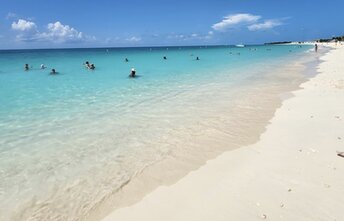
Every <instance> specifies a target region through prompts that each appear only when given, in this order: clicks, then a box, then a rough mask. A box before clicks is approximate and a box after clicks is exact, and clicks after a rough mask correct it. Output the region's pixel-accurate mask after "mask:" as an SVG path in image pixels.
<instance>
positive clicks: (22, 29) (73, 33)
mask: <svg viewBox="0 0 344 221" xmlns="http://www.w3.org/2000/svg"><path fill="white" fill-rule="evenodd" d="M46 28H47V29H46V31H43V32H40V31H38V29H37V25H36V24H35V23H34V22H31V21H27V20H24V19H19V20H18V21H17V22H13V23H12V29H13V30H15V31H18V32H19V33H18V34H17V36H16V39H17V41H23V42H37V41H41V42H54V43H70V42H82V41H87V40H94V37H89V36H85V35H84V34H83V33H82V32H79V31H78V30H76V29H75V28H73V27H70V26H69V25H64V24H62V23H61V22H59V21H57V22H54V23H49V24H48V25H47V26H46Z"/></svg>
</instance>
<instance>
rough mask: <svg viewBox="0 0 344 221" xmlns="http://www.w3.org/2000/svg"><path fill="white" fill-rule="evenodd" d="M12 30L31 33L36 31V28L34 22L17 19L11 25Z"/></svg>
mask: <svg viewBox="0 0 344 221" xmlns="http://www.w3.org/2000/svg"><path fill="white" fill-rule="evenodd" d="M11 27H12V29H13V30H17V31H31V30H36V28H37V26H36V24H35V23H34V22H31V21H27V20H24V19H19V20H18V21H17V22H13V23H12V26H11Z"/></svg>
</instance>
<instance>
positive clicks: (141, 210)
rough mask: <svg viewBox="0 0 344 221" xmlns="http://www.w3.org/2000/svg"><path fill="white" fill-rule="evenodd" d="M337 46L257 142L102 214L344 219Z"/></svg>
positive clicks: (115, 217) (341, 72)
mask: <svg viewBox="0 0 344 221" xmlns="http://www.w3.org/2000/svg"><path fill="white" fill-rule="evenodd" d="M333 47H334V48H335V50H331V51H330V52H329V53H327V54H325V55H324V56H323V57H322V58H321V59H322V60H323V61H324V62H322V63H321V64H320V65H319V66H318V71H319V74H318V75H317V76H316V77H314V78H312V79H310V80H309V81H307V82H305V83H303V84H302V85H301V89H300V90H297V91H295V92H293V95H294V96H293V97H291V98H289V99H287V100H285V101H283V105H282V107H281V108H279V109H278V110H277V111H276V113H275V115H274V117H273V118H272V119H271V120H270V124H269V125H268V126H267V128H266V131H265V132H264V133H263V134H262V135H261V136H260V139H259V141H258V142H257V143H255V144H253V145H249V146H245V147H242V148H239V149H236V150H233V151H228V152H225V153H223V154H222V155H220V156H219V157H217V158H215V159H213V160H210V161H208V162H207V163H206V165H204V166H202V167H201V168H200V169H198V170H196V171H193V172H190V173H189V174H188V175H186V176H185V177H183V178H182V179H180V180H179V181H178V182H177V183H175V184H173V185H170V186H160V187H158V188H157V189H155V190H154V191H153V192H151V193H149V194H148V195H146V196H145V197H144V198H143V199H142V200H141V201H139V202H138V203H136V204H134V205H131V206H129V207H123V208H120V209H117V210H115V211H113V212H112V213H111V214H109V215H108V216H107V217H105V218H104V219H103V221H119V220H120V221H129V220H135V221H137V220H149V221H155V220H156V221H161V220H164V221H167V220H171V221H172V220H173V221H176V220H188V221H190V220H195V221H196V220H197V221H200V220H204V221H209V220H216V221H219V220H223V221H228V220H245V221H247V220H250V221H252V220H262V219H263V220H264V219H265V220H289V221H290V220H293V221H298V220H300V221H307V220H309V221H318V220H319V221H320V220H326V221H330V220H331V221H335V220H336V221H340V220H343V217H344V215H343V208H344V176H343V172H344V158H343V157H341V156H338V155H337V151H339V152H344V102H343V101H344V63H343V58H344V47H343V46H342V45H338V46H334V45H333ZM320 49H321V48H320Z"/></svg>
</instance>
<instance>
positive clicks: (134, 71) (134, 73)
mask: <svg viewBox="0 0 344 221" xmlns="http://www.w3.org/2000/svg"><path fill="white" fill-rule="evenodd" d="M129 77H130V78H134V77H136V70H135V68H132V69H131V72H130V75H129Z"/></svg>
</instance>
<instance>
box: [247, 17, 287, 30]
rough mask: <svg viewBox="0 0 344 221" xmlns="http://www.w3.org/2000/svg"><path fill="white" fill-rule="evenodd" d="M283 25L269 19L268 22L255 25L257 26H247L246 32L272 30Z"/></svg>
mask: <svg viewBox="0 0 344 221" xmlns="http://www.w3.org/2000/svg"><path fill="white" fill-rule="evenodd" d="M282 24H283V23H282V22H281V21H279V20H277V19H270V20H265V21H264V22H262V23H257V24H253V25H250V26H248V27H247V28H248V30H250V31H260V30H268V29H272V28H274V27H276V26H280V25H282Z"/></svg>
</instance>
